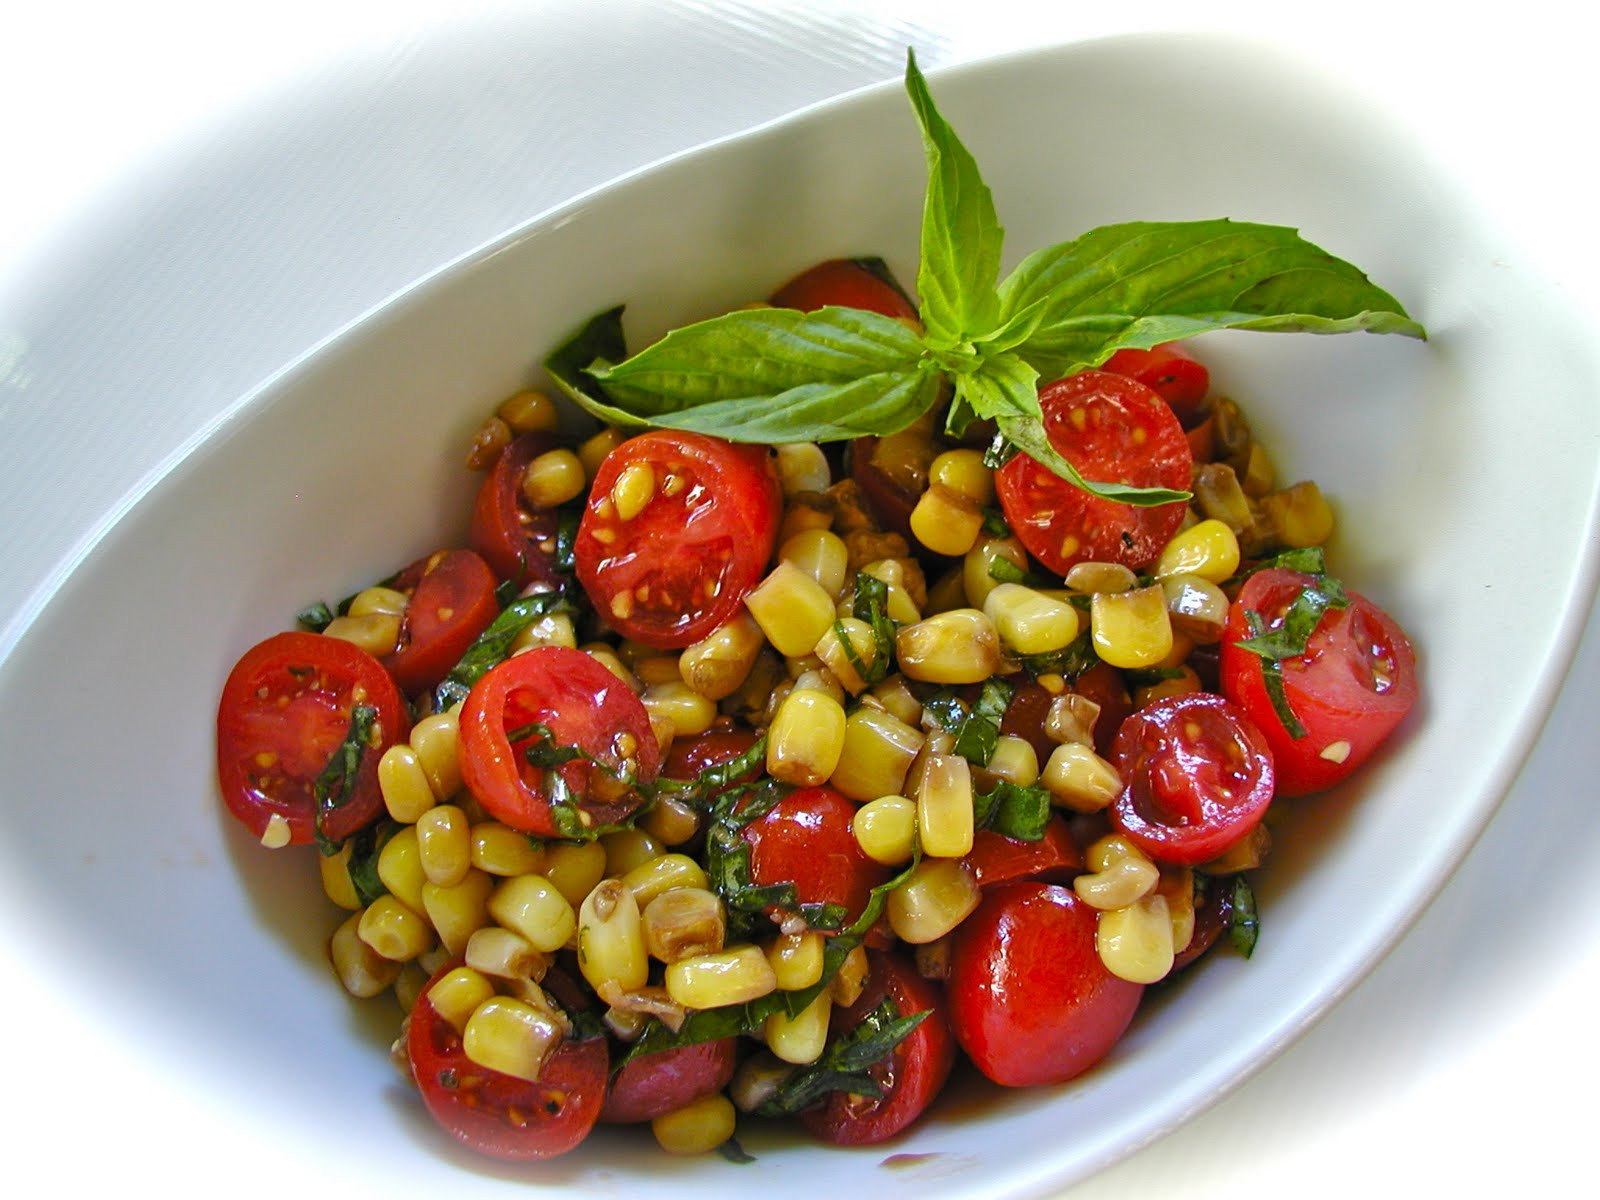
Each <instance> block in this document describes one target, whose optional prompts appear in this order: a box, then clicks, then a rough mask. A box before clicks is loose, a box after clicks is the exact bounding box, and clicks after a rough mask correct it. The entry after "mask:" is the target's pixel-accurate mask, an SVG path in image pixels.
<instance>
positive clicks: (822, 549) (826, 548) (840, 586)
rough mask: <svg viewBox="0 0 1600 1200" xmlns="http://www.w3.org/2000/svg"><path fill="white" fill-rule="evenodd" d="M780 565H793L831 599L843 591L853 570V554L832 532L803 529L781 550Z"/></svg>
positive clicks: (842, 540) (787, 541) (779, 554)
mask: <svg viewBox="0 0 1600 1200" xmlns="http://www.w3.org/2000/svg"><path fill="white" fill-rule="evenodd" d="M778 559H779V561H780V562H787V563H793V564H794V565H795V566H797V567H799V568H800V569H801V570H802V571H804V572H805V573H806V574H807V575H809V576H811V578H813V579H815V580H816V581H817V583H818V584H819V585H821V587H822V590H823V591H825V592H827V593H828V595H830V596H837V595H839V594H840V593H841V592H843V591H844V585H845V580H846V578H847V576H848V574H849V570H850V551H849V550H847V549H846V548H845V544H844V539H843V538H842V537H840V536H839V535H838V534H836V533H834V532H833V531H832V530H829V529H804V530H801V531H800V532H799V533H796V534H794V535H793V536H791V537H790V538H789V539H788V540H786V541H785V542H784V543H783V544H782V545H781V546H779V547H778Z"/></svg>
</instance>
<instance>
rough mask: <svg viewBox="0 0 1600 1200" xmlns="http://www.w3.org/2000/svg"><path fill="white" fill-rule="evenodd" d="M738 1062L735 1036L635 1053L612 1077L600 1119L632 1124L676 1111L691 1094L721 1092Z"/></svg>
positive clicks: (693, 1097) (689, 1098)
mask: <svg viewBox="0 0 1600 1200" xmlns="http://www.w3.org/2000/svg"><path fill="white" fill-rule="evenodd" d="M738 1062H739V1056H738V1050H737V1041H736V1039H734V1038H731V1037H726V1038H718V1039H717V1040H716V1041H711V1042H695V1043H693V1044H691V1045H688V1046H674V1047H673V1048H672V1049H670V1050H658V1051H656V1052H655V1053H654V1054H641V1055H640V1056H639V1057H638V1058H631V1059H629V1060H628V1061H627V1062H626V1063H624V1064H623V1066H622V1069H621V1070H619V1071H618V1072H617V1073H616V1074H615V1075H614V1076H613V1077H612V1079H611V1089H610V1091H609V1092H607V1093H606V1102H605V1104H604V1105H603V1106H602V1107H601V1109H600V1120H601V1121H603V1122H605V1123H606V1124H608V1125H628V1124H633V1123H634V1122H638V1121H653V1120H655V1119H656V1118H657V1117H659V1116H661V1115H662V1114H663V1113H669V1112H676V1111H677V1110H678V1109H680V1108H682V1107H683V1106H684V1105H686V1104H688V1103H689V1101H691V1100H698V1099H699V1098H700V1097H701V1096H709V1095H710V1094H711V1093H712V1092H720V1091H721V1090H722V1089H723V1088H724V1087H726V1086H727V1085H728V1080H730V1079H732V1078H733V1070H734V1068H735V1067H736V1066H737V1065H738Z"/></svg>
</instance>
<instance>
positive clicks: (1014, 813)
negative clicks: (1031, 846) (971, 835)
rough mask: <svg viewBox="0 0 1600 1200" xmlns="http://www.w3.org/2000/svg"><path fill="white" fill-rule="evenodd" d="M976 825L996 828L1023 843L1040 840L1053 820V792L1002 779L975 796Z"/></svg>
mask: <svg viewBox="0 0 1600 1200" xmlns="http://www.w3.org/2000/svg"><path fill="white" fill-rule="evenodd" d="M972 812H973V825H974V828H977V829H992V830H993V831H994V832H995V833H998V834H1000V836H1002V837H1008V838H1013V839H1015V840H1016V841H1019V842H1037V841H1039V840H1040V839H1041V838H1043V837H1044V829H1045V826H1046V825H1047V824H1048V823H1049V821H1050V813H1051V807H1050V793H1049V792H1047V791H1046V790H1045V789H1044V788H1042V787H1022V786H1020V785H1019V784H1015V783H1012V782H1010V781H1009V780H1005V779H1002V780H999V781H998V782H996V784H995V785H994V787H992V788H991V789H989V790H988V791H987V792H976V793H974V794H973V797H972Z"/></svg>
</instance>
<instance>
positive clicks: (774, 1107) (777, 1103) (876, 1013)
mask: <svg viewBox="0 0 1600 1200" xmlns="http://www.w3.org/2000/svg"><path fill="white" fill-rule="evenodd" d="M931 1011H932V1010H931V1009H928V1010H925V1011H923V1012H917V1013H909V1014H907V1015H906V1016H903V1017H902V1016H900V1015H899V1013H898V1009H896V1007H895V1003H894V1001H893V1000H891V999H889V998H888V997H887V996H885V997H884V998H883V1001H882V1003H880V1004H879V1005H878V1007H877V1008H875V1009H873V1010H872V1011H871V1012H870V1013H868V1014H867V1015H866V1017H865V1018H864V1019H863V1020H862V1022H861V1024H859V1025H857V1026H856V1027H855V1028H854V1029H852V1030H851V1031H850V1032H849V1033H847V1034H845V1035H844V1036H842V1037H838V1038H835V1039H833V1040H832V1041H830V1042H829V1043H828V1046H827V1048H826V1049H825V1050H824V1051H823V1052H822V1056H821V1057H820V1058H819V1059H817V1061H816V1062H814V1063H811V1064H810V1065H808V1066H805V1067H801V1068H800V1069H799V1070H797V1071H795V1072H793V1073H792V1074H790V1075H789V1077H788V1078H787V1079H785V1080H784V1081H783V1083H782V1084H781V1085H779V1087H778V1090H777V1092H776V1093H775V1094H774V1095H773V1096H772V1097H770V1098H769V1099H768V1100H767V1101H766V1102H765V1103H763V1104H761V1105H760V1106H759V1107H758V1108H757V1109H756V1110H755V1112H756V1115H757V1116H761V1117H788V1116H793V1115H794V1114H795V1113H798V1112H804V1111H805V1110H806V1109H808V1108H811V1107H812V1106H813V1105H815V1104H817V1103H819V1102H820V1101H821V1100H822V1099H823V1097H825V1096H826V1095H827V1094H828V1093H829V1092H851V1093H853V1094H855V1095H857V1096H868V1097H871V1098H873V1099H878V1098H879V1097H881V1096H882V1095H883V1089H882V1088H881V1087H879V1085H878V1081H877V1080H876V1079H874V1078H873V1076H872V1068H873V1067H874V1066H876V1065H877V1064H878V1063H880V1062H882V1061H883V1060H884V1059H886V1058H888V1057H889V1055H891V1054H893V1053H894V1052H895V1048H896V1047H898V1046H899V1045H900V1043H901V1042H903V1041H905V1040H906V1038H908V1037H910V1036H911V1034H912V1033H913V1032H914V1031H915V1030H916V1028H917V1026H918V1025H921V1024H922V1022H923V1021H924V1020H925V1019H926V1018H927V1016H928V1013H929V1012H931Z"/></svg>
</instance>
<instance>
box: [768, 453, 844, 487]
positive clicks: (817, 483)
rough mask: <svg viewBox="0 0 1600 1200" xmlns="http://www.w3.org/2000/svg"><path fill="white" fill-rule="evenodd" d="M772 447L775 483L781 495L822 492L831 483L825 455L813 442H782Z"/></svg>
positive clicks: (831, 478) (831, 473)
mask: <svg viewBox="0 0 1600 1200" xmlns="http://www.w3.org/2000/svg"><path fill="white" fill-rule="evenodd" d="M772 449H773V452H774V454H775V455H776V458H777V464H776V465H777V468H778V485H779V486H780V487H781V488H782V489H783V494H784V495H785V496H798V495H799V494H800V493H801V492H825V491H827V490H828V488H829V486H830V485H831V484H832V483H833V472H832V471H831V470H830V469H829V468H828V456H827V455H826V454H824V453H823V452H822V447H821V446H819V445H817V444H816V443H815V442H782V443H780V444H778V445H776V446H774V447H773V448H772Z"/></svg>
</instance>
